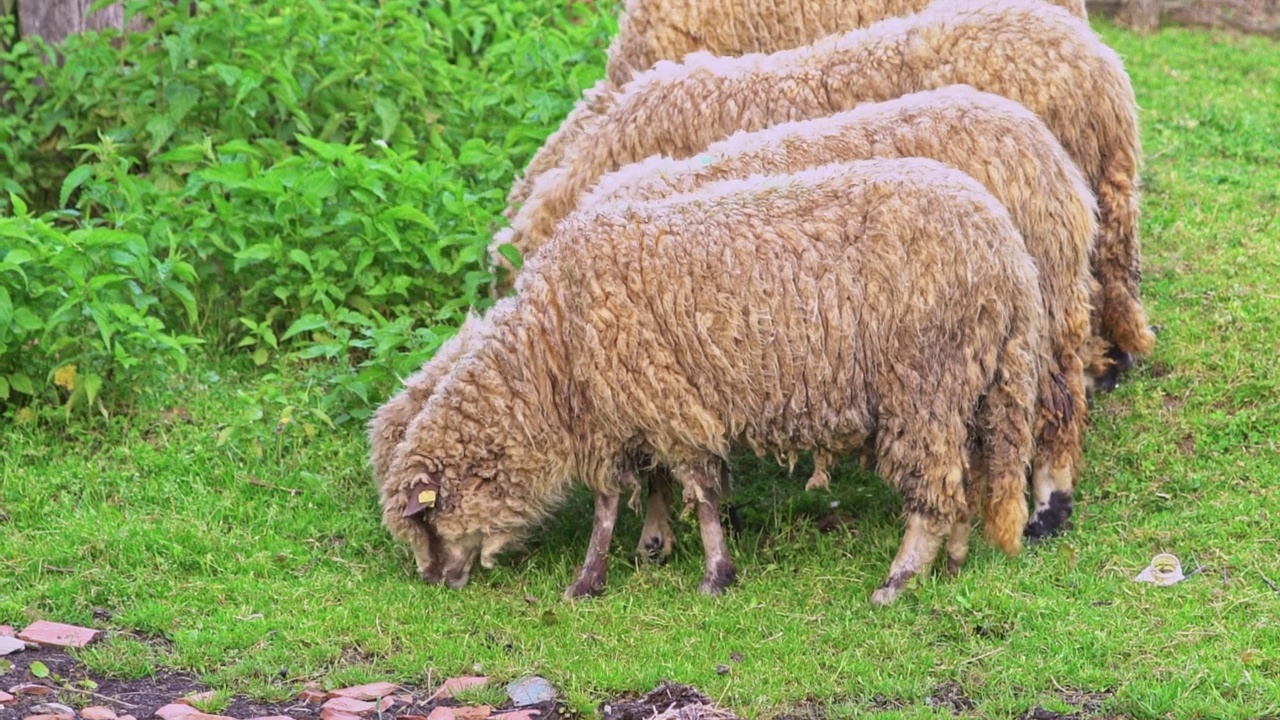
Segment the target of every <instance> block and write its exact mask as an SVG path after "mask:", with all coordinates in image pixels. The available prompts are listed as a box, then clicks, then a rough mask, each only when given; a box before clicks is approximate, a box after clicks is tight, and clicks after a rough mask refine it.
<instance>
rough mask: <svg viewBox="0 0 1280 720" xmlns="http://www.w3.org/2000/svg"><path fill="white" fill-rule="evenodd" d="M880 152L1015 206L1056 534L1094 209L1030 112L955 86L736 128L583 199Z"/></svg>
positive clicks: (665, 191)
mask: <svg viewBox="0 0 1280 720" xmlns="http://www.w3.org/2000/svg"><path fill="white" fill-rule="evenodd" d="M874 157H924V158H931V159H934V160H938V161H940V162H942V163H943V164H945V165H949V166H951V167H954V168H957V169H959V170H962V171H964V172H965V173H966V174H968V175H969V176H970V177H973V178H974V179H975V180H977V181H978V182H979V183H981V184H982V185H984V186H985V187H986V188H987V190H988V191H990V192H991V194H992V195H994V196H995V197H996V199H997V200H1000V201H1001V203H1003V204H1004V206H1005V207H1006V208H1007V209H1008V210H1009V212H1010V215H1011V217H1012V218H1013V221H1014V225H1016V226H1017V228H1018V230H1019V231H1020V232H1021V233H1022V236H1023V238H1024V240H1025V241H1026V249H1027V251H1028V253H1029V254H1030V255H1031V257H1032V258H1033V259H1034V260H1035V262H1036V265H1037V267H1038V268H1039V271H1040V287H1041V296H1042V298H1043V300H1044V306H1045V317H1046V320H1047V324H1048V337H1047V340H1048V346H1047V347H1046V348H1045V349H1044V351H1043V352H1042V359H1041V362H1042V364H1043V365H1044V367H1045V368H1046V371H1045V372H1043V373H1041V382H1040V405H1039V407H1040V415H1039V417H1038V419H1037V426H1036V437H1037V443H1036V446H1037V447H1036V459H1035V461H1034V462H1033V468H1034V472H1033V478H1034V487H1033V493H1032V494H1033V497H1034V498H1035V507H1036V512H1035V517H1034V519H1033V521H1032V522H1031V523H1030V524H1029V525H1028V526H1027V534H1028V535H1029V536H1031V537H1043V536H1045V535H1048V534H1051V533H1053V532H1054V531H1056V530H1057V528H1058V526H1059V525H1060V524H1061V522H1062V521H1063V520H1065V519H1066V517H1068V516H1069V515H1070V512H1071V502H1072V500H1071V498H1072V494H1073V490H1074V486H1075V479H1076V477H1077V476H1078V467H1079V461H1080V456H1081V441H1082V437H1083V423H1084V420H1085V414H1086V412H1087V407H1086V403H1085V388H1084V374H1083V366H1082V361H1081V358H1082V354H1083V353H1084V351H1085V343H1086V341H1087V339H1088V337H1089V326H1090V306H1089V299H1090V296H1091V295H1092V294H1093V287H1094V284H1095V283H1094V282H1093V278H1092V276H1091V275H1090V274H1089V257H1090V254H1091V251H1092V248H1093V241H1094V235H1095V234H1096V233H1097V221H1096V220H1095V217H1094V215H1095V213H1096V212H1097V208H1096V204H1095V202H1094V198H1093V194H1092V193H1091V192H1090V191H1089V187H1088V185H1087V184H1086V183H1085V181H1084V178H1083V177H1082V176H1081V175H1080V171H1079V170H1078V169H1077V168H1076V166H1075V163H1073V162H1072V161H1071V158H1070V157H1068V156H1067V154H1066V152H1065V151H1064V150H1063V149H1062V147H1061V146H1060V145H1059V144H1058V141H1057V139H1055V138H1054V136H1053V134H1052V133H1051V132H1049V129H1048V128H1046V127H1045V125H1044V123H1043V122H1042V121H1041V120H1040V118H1038V117H1036V115H1035V114H1034V113H1032V112H1031V111H1029V110H1027V109H1026V108H1024V107H1023V106H1021V105H1019V104H1018V103H1015V102H1013V101H1012V100H1008V99H1006V98H1002V97H999V96H996V95H991V94H989V93H984V92H979V91H977V90H974V89H973V88H971V87H968V86H966V85H951V86H947V87H944V88H942V89H939V90H927V91H924V92H920V93H913V94H911V95H905V96H903V97H901V98H899V99H896V100H890V101H886V102H883V103H868V104H865V105H861V106H859V107H857V108H855V109H854V110H850V111H847V112H843V113H837V114H836V115H832V116H829V117H825V118H819V119H816V120H804V121H799V122H793V123H783V124H781V125H775V126H773V127H772V128H768V129H766V130H760V131H757V132H741V131H740V132H738V133H735V134H734V135H732V136H731V137H729V138H728V139H727V140H723V141H721V142H718V143H715V144H713V145H711V146H710V147H708V148H707V149H706V150H705V151H704V152H701V153H699V154H698V155H696V156H694V157H692V158H687V159H684V160H673V159H671V158H668V157H662V156H654V157H651V158H648V159H647V160H644V161H642V162H639V163H635V164H632V165H628V166H627V167H625V168H622V169H621V170H618V171H617V172H614V173H611V174H609V175H606V176H604V177H603V178H601V180H600V182H599V183H598V184H597V185H596V186H595V188H594V189H593V190H592V191H591V192H590V193H589V194H588V195H587V196H586V197H585V198H584V199H583V201H582V202H581V206H582V207H585V208H591V207H595V206H597V205H601V204H607V203H610V202H623V201H627V200H649V199H660V198H664V197H669V196H672V195H676V194H679V193H687V192H693V191H696V190H697V189H698V188H700V187H702V186H705V185H708V184H710V183H714V182H718V181H722V180H731V179H735V178H743V177H746V176H748V175H753V174H769V175H773V174H784V173H792V172H796V171H799V170H804V169H806V168H813V167H817V166H820V165H824V164H829V163H841V162H849V161H853V160H862V159H868V158H874ZM818 475H819V478H821V475H822V468H821V466H820V467H819V472H818ZM812 484H814V485H821V484H825V483H823V482H821V480H819V481H818V482H815V483H812ZM1054 493H1057V494H1058V496H1057V497H1056V498H1055V497H1054ZM655 510H657V511H658V512H659V513H660V516H661V517H662V518H665V515H666V513H665V508H663V507H662V506H661V505H655V504H652V503H651V505H650V514H652V513H653V512H654V511H655ZM670 537H672V535H671V532H670V529H669V527H668V524H667V523H666V522H665V521H663V520H659V519H656V518H651V519H650V520H649V521H648V522H646V524H645V531H644V533H643V535H642V537H641V540H640V546H641V548H643V547H645V546H646V545H647V544H658V545H659V546H661V543H662V541H663V539H664V538H670Z"/></svg>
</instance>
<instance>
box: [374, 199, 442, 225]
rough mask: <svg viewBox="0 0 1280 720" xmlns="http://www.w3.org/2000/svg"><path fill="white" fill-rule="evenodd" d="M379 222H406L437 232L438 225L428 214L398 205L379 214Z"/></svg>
mask: <svg viewBox="0 0 1280 720" xmlns="http://www.w3.org/2000/svg"><path fill="white" fill-rule="evenodd" d="M378 219H379V220H404V221H406V222H411V223H414V224H416V225H420V226H422V227H424V228H427V229H429V230H432V231H435V230H436V229H437V228H436V223H435V221H434V220H432V219H431V218H430V217H427V214H426V213H424V212H422V211H421V210H419V209H418V208H416V207H412V206H410V205H396V206H395V207H392V208H387V209H386V210H383V211H382V212H380V213H378Z"/></svg>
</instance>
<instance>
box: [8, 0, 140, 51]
mask: <svg viewBox="0 0 1280 720" xmlns="http://www.w3.org/2000/svg"><path fill="white" fill-rule="evenodd" d="M94 2H95V0H18V34H19V35H20V36H22V37H30V36H32V35H39V36H40V37H42V38H44V41H45V42H47V43H49V44H50V45H57V44H58V43H61V42H62V41H63V40H64V39H66V37H67V36H68V35H73V34H75V33H79V32H84V31H86V30H105V29H107V28H117V29H118V28H123V27H124V4H123V3H119V2H117V3H113V4H111V5H108V6H107V7H104V8H102V9H101V10H99V11H97V12H95V13H93V14H92V15H90V14H89V8H90V6H92V5H93V3H94Z"/></svg>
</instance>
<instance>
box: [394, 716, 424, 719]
mask: <svg viewBox="0 0 1280 720" xmlns="http://www.w3.org/2000/svg"><path fill="white" fill-rule="evenodd" d="M396 720H427V716H426V715H397V716H396Z"/></svg>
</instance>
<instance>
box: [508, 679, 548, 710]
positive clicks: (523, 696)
mask: <svg viewBox="0 0 1280 720" xmlns="http://www.w3.org/2000/svg"><path fill="white" fill-rule="evenodd" d="M507 697H509V698H511V702H513V703H515V706H516V707H525V706H526V705H539V704H541V703H544V702H551V701H552V700H555V699H556V689H555V688H554V687H552V686H551V683H549V682H547V679H546V678H543V677H538V676H537V675H534V676H533V677H527V678H523V679H521V680H516V681H515V682H513V683H511V684H510V685H507Z"/></svg>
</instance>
